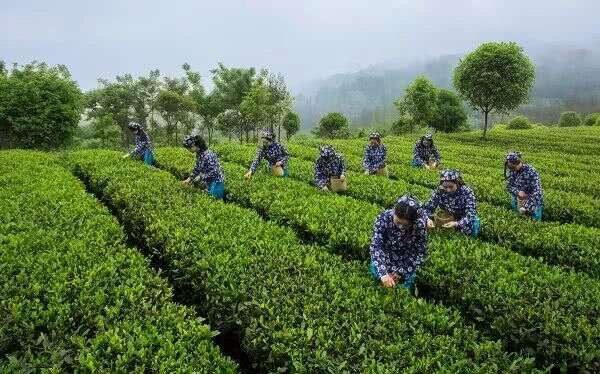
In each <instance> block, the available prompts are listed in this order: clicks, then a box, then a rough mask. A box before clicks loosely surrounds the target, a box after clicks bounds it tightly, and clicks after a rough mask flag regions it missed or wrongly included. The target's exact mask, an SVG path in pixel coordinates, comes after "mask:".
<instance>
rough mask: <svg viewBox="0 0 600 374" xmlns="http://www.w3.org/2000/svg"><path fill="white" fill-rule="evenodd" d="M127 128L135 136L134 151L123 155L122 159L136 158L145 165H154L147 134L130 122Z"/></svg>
mask: <svg viewBox="0 0 600 374" xmlns="http://www.w3.org/2000/svg"><path fill="white" fill-rule="evenodd" d="M127 127H128V128H129V131H131V132H132V133H133V134H134V135H135V149H134V150H133V151H132V152H131V153H127V154H125V155H123V158H136V159H138V160H141V161H143V162H144V164H146V165H150V166H152V165H154V153H153V152H152V142H151V141H150V137H149V136H148V134H146V132H145V131H144V129H143V128H142V126H140V125H139V124H137V123H135V122H131V123H130V124H129V125H127Z"/></svg>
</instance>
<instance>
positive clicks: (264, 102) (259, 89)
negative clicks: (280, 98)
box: [240, 80, 276, 141]
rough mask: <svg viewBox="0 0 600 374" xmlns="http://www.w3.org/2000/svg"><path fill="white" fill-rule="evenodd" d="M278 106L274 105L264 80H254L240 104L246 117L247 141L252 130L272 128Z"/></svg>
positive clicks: (241, 110) (243, 115) (241, 111)
mask: <svg viewBox="0 0 600 374" xmlns="http://www.w3.org/2000/svg"><path fill="white" fill-rule="evenodd" d="M275 111H276V107H275V106H274V105H273V102H272V98H271V91H270V90H269V87H268V86H267V85H265V84H264V83H263V81H262V80H257V81H255V82H254V84H253V85H252V87H251V88H250V90H249V91H248V92H247V93H246V95H245V96H244V99H243V100H242V103H241V104H240V113H241V114H242V117H243V118H244V123H245V124H247V126H246V128H245V133H246V141H248V140H249V133H250V131H251V130H258V129H261V128H265V127H271V128H272V122H271V121H272V120H273V118H274V112H275Z"/></svg>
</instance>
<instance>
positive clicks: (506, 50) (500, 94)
mask: <svg viewBox="0 0 600 374" xmlns="http://www.w3.org/2000/svg"><path fill="white" fill-rule="evenodd" d="M453 80H454V87H455V88H456V90H457V91H458V92H459V93H460V95H461V96H462V97H463V98H464V99H465V100H466V101H468V102H469V103H470V104H471V106H472V107H474V108H476V109H477V110H479V111H480V112H482V113H483V116H484V126H483V137H484V138H485V136H486V134H487V130H488V116H489V114H490V112H492V111H497V112H500V113H507V112H509V111H511V110H514V109H516V108H518V107H519V105H521V104H523V103H525V102H527V101H528V99H529V95H530V92H531V88H532V87H533V82H534V80H535V68H534V66H533V63H532V62H531V61H530V60H529V58H528V57H527V55H526V54H525V53H524V52H523V49H522V48H521V47H520V46H518V45H517V44H516V43H512V42H511V43H506V42H500V43H484V44H482V45H481V46H480V47H479V48H477V49H476V50H475V51H473V52H471V53H469V54H468V55H467V56H465V58H464V59H462V60H461V61H460V62H459V64H458V66H457V67H456V69H455V70H454V79H453Z"/></svg>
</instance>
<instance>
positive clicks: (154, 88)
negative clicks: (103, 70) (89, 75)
mask: <svg viewBox="0 0 600 374" xmlns="http://www.w3.org/2000/svg"><path fill="white" fill-rule="evenodd" d="M159 78H160V72H159V71H158V70H152V71H150V73H149V74H148V76H145V77H138V78H133V77H132V76H131V75H130V74H125V75H120V76H119V75H118V76H116V77H115V80H114V81H113V82H111V81H109V80H107V79H99V80H98V83H99V87H98V88H97V89H94V90H92V91H89V92H87V93H86V104H85V106H86V108H87V111H86V116H87V118H88V119H89V120H92V121H100V120H101V119H102V118H105V117H106V116H108V115H110V116H111V118H112V119H113V121H114V122H115V123H116V124H117V125H118V126H119V128H120V129H121V143H122V146H124V147H125V146H127V144H128V143H129V141H130V140H131V139H130V134H129V131H127V125H128V124H129V123H130V122H132V121H135V122H138V123H140V124H141V125H142V126H143V127H144V128H146V127H147V125H148V119H149V118H151V116H152V114H153V113H154V111H155V103H156V99H157V97H158V92H159V90H160V87H161V82H160V80H159Z"/></svg>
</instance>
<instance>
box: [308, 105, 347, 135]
mask: <svg viewBox="0 0 600 374" xmlns="http://www.w3.org/2000/svg"><path fill="white" fill-rule="evenodd" d="M313 133H315V134H316V135H317V136H318V137H320V138H329V139H334V138H347V137H348V136H349V135H350V130H349V129H348V119H347V118H346V117H345V116H344V115H343V114H342V113H338V112H332V113H329V114H326V115H324V116H323V117H322V118H321V119H320V120H319V126H318V127H317V128H316V129H315V130H314V131H313Z"/></svg>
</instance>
